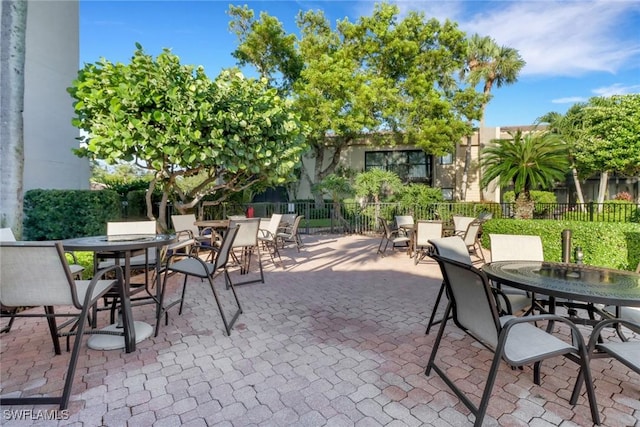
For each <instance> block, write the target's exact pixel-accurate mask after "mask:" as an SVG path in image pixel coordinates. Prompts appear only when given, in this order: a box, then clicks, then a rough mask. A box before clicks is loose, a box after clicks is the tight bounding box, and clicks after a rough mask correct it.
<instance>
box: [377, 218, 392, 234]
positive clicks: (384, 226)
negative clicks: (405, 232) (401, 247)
mask: <svg viewBox="0 0 640 427" xmlns="http://www.w3.org/2000/svg"><path fill="white" fill-rule="evenodd" d="M378 222H379V223H380V226H381V227H382V232H383V233H384V235H385V236H387V239H390V238H391V228H389V224H388V223H387V220H386V219H384V218H382V217H381V216H379V217H378Z"/></svg>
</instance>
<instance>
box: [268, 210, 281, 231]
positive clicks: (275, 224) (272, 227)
mask: <svg viewBox="0 0 640 427" xmlns="http://www.w3.org/2000/svg"><path fill="white" fill-rule="evenodd" d="M281 221H282V214H273V215H271V220H270V221H269V225H268V226H267V231H268V232H269V233H270V235H272V236H275V235H276V234H278V228H279V227H280V222H281Z"/></svg>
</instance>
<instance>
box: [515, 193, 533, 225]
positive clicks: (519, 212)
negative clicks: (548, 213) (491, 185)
mask: <svg viewBox="0 0 640 427" xmlns="http://www.w3.org/2000/svg"><path fill="white" fill-rule="evenodd" d="M533 207H534V202H533V200H531V196H530V194H529V192H528V191H523V192H521V193H520V194H518V197H517V198H516V212H515V217H516V218H517V219H532V218H533Z"/></svg>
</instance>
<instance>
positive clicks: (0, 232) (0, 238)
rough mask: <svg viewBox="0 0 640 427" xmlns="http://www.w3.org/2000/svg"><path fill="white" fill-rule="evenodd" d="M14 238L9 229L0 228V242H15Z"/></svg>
mask: <svg viewBox="0 0 640 427" xmlns="http://www.w3.org/2000/svg"><path fill="white" fill-rule="evenodd" d="M15 241H16V236H15V235H14V234H13V230H11V229H10V228H0V242H15Z"/></svg>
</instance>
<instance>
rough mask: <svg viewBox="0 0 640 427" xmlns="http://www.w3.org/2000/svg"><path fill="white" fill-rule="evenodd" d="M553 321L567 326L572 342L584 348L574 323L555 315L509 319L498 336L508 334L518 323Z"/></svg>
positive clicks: (582, 340)
mask: <svg viewBox="0 0 640 427" xmlns="http://www.w3.org/2000/svg"><path fill="white" fill-rule="evenodd" d="M545 320H546V321H554V322H562V323H564V324H565V325H567V326H568V327H569V328H570V329H571V336H572V340H573V341H572V342H575V341H577V342H578V347H580V346H584V347H586V345H585V342H584V338H583V337H582V334H581V333H580V330H579V329H578V327H577V326H576V325H575V323H573V322H572V321H571V320H569V319H567V318H565V317H562V316H558V315H557V314H536V315H534V316H521V317H514V318H512V319H509V320H508V321H507V322H506V323H505V324H504V325H503V326H502V330H501V331H500V335H501V336H502V334H508V333H509V330H510V329H511V328H513V327H514V326H515V325H517V324H520V323H534V322H541V321H545Z"/></svg>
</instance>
